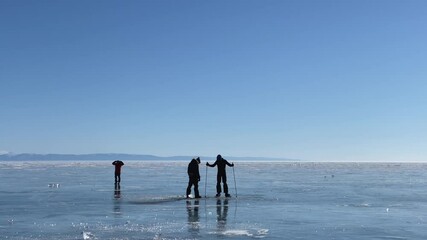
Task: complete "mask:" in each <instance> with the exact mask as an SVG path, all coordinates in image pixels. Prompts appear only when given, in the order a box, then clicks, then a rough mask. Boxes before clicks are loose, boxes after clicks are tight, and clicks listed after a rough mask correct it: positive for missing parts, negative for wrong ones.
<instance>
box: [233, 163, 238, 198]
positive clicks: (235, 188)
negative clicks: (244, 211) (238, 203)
mask: <svg viewBox="0 0 427 240" xmlns="http://www.w3.org/2000/svg"><path fill="white" fill-rule="evenodd" d="M233 177H234V190H235V192H236V198H237V185H236V174H235V173H234V163H233Z"/></svg>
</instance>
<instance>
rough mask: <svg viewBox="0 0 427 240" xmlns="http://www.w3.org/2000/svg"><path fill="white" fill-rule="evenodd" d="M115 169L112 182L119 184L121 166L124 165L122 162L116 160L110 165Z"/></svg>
mask: <svg viewBox="0 0 427 240" xmlns="http://www.w3.org/2000/svg"><path fill="white" fill-rule="evenodd" d="M112 164H113V165H114V167H115V170H114V180H115V183H120V180H121V179H120V174H121V170H122V166H123V165H125V164H124V163H123V162H122V161H120V160H116V161H114V162H113V163H112Z"/></svg>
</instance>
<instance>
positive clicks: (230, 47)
mask: <svg viewBox="0 0 427 240" xmlns="http://www.w3.org/2000/svg"><path fill="white" fill-rule="evenodd" d="M426 23H427V1H415V0H414V1H396V0H395V1H393V0H391V1H388V0H377V1H375V0H369V1H368V0H357V1H351V0H347V1H338V0H337V1H332V0H328V1H326V0H313V1H305V0H303V1H269V0H267V1H249V0H244V1H243V0H241V1H15V0H14V1H9V0H4V1H0V31H1V37H0V52H1V54H0V89H1V95H0V109H1V117H0V151H3V152H15V153H23V152H30V153H112V152H118V153H141V154H155V155H160V156H172V155H202V156H215V155H216V154H218V153H221V154H223V155H225V156H268V157H285V158H296V159H304V160H312V161H424V160H427V138H426V136H427V124H426V123H427V94H426V93H427V66H426V65H427V44H426V43H427V28H426Z"/></svg>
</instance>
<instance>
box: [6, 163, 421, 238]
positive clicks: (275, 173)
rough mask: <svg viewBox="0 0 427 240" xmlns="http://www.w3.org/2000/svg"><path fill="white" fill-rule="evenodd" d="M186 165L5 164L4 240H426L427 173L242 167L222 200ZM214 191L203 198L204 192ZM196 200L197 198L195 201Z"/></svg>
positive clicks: (330, 166)
mask: <svg viewBox="0 0 427 240" xmlns="http://www.w3.org/2000/svg"><path fill="white" fill-rule="evenodd" d="M187 164H188V162H162V161H126V162H125V166H124V167H123V169H122V182H121V184H120V186H117V185H115V184H114V167H113V166H112V165H111V162H105V161H96V162H87V161H82V162H67V161H58V162H0V179H1V181H0V206H1V208H0V238H1V239H325V240H326V239H328V240H329V239H425V238H426V236H427V219H426V218H427V217H426V213H427V191H426V190H427V164H425V163H307V162H235V169H234V170H235V177H236V186H237V193H238V196H237V198H236V197H235V195H236V189H235V182H234V178H233V169H232V168H227V177H228V186H229V190H230V194H232V196H233V197H232V198H224V197H221V198H215V197H214V196H215V193H216V190H215V189H216V188H215V185H216V169H215V168H209V169H208V172H207V173H208V176H207V179H206V169H205V166H204V161H203V159H202V164H201V165H200V174H201V178H202V179H201V181H200V194H201V195H202V196H203V198H202V199H199V200H194V199H191V200H187V199H185V198H184V194H185V190H186V187H187V183H188V177H187V173H186V170H187ZM206 180H207V189H206V195H207V198H204V196H205V184H206ZM193 194H194V192H193Z"/></svg>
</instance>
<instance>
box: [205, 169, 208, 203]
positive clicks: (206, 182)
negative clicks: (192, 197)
mask: <svg viewBox="0 0 427 240" xmlns="http://www.w3.org/2000/svg"><path fill="white" fill-rule="evenodd" d="M207 184H208V166H206V174H205V198H206V185H207Z"/></svg>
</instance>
